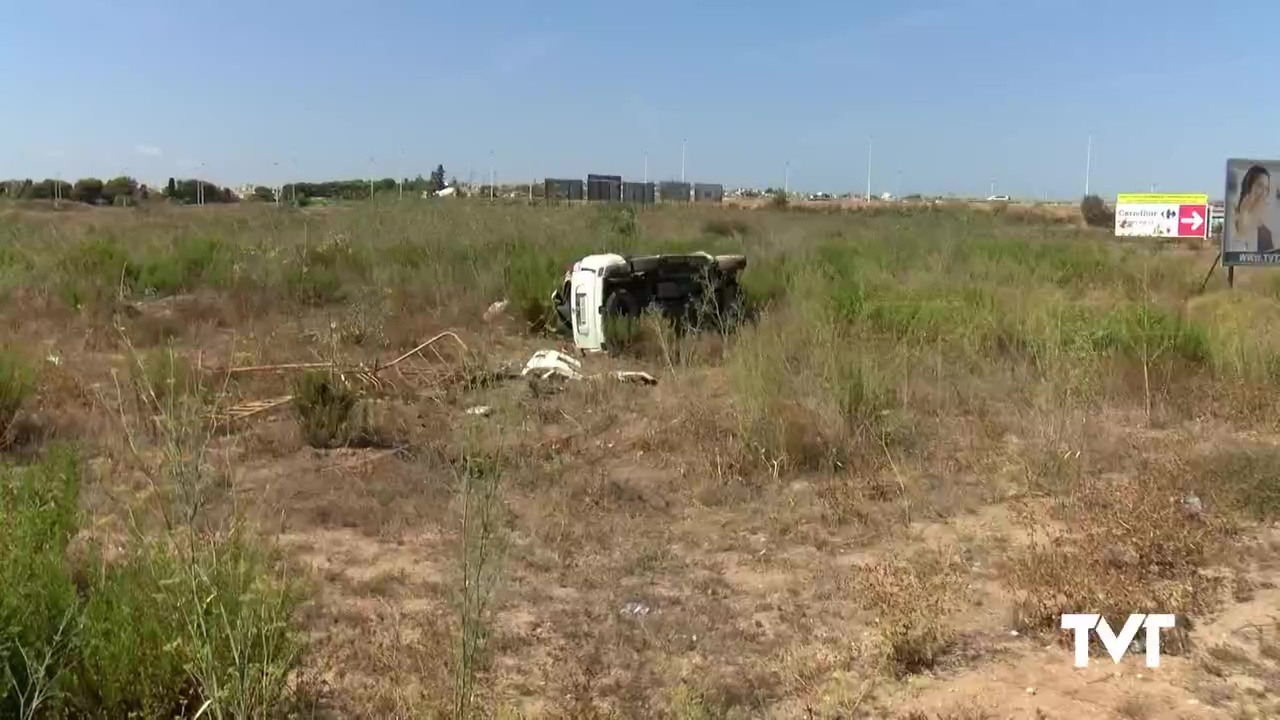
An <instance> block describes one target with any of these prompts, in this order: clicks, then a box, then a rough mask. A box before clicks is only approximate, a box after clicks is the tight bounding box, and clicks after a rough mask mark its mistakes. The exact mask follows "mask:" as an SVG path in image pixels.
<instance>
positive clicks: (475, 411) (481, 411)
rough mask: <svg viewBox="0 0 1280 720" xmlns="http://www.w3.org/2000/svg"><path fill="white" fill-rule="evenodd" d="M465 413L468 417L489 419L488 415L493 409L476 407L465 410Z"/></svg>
mask: <svg viewBox="0 0 1280 720" xmlns="http://www.w3.org/2000/svg"><path fill="white" fill-rule="evenodd" d="M466 413H467V414H468V415H479V416H480V417H489V415H490V414H491V413H493V408H491V407H489V406H488V405H476V406H474V407H469V408H467V410H466Z"/></svg>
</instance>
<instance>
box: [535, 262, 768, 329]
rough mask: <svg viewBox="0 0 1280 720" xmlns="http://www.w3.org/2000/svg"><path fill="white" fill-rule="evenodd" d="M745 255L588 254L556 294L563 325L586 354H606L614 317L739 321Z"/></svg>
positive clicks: (699, 322)
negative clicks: (649, 314)
mask: <svg viewBox="0 0 1280 720" xmlns="http://www.w3.org/2000/svg"><path fill="white" fill-rule="evenodd" d="M746 265H747V258H746V257H745V256H742V255H710V254H708V253H704V252H700V253H693V254H690V255H643V256H636V257H624V256H622V255H614V254H606V255H588V256H587V257H584V258H582V259H581V260H579V261H578V262H576V263H574V264H573V267H571V268H570V269H569V271H568V272H566V273H565V276H564V280H563V281H562V283H561V284H560V287H558V288H556V290H555V292H554V293H552V296H551V298H552V303H553V305H554V306H555V309H556V315H557V316H558V318H559V321H560V324H561V327H562V328H563V329H565V330H567V331H569V332H571V333H572V334H573V342H574V345H575V346H577V347H578V348H579V349H581V350H588V351H594V350H604V349H607V347H608V345H609V342H608V339H607V338H606V327H605V326H606V322H607V321H608V320H609V319H625V318H639V317H640V315H641V313H643V312H644V311H645V310H646V309H650V308H651V309H654V310H657V311H659V312H661V313H662V314H663V315H664V316H666V317H667V318H669V319H671V320H674V321H676V322H678V323H681V324H682V325H684V326H688V327H702V326H705V325H707V324H709V323H710V324H714V325H715V326H717V327H719V328H724V327H726V326H729V325H732V324H734V323H736V322H737V321H738V320H739V318H740V316H741V313H742V289H741V287H740V286H739V284H738V275H739V273H741V271H742V269H743V268H744V267H746Z"/></svg>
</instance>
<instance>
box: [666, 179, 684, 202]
mask: <svg viewBox="0 0 1280 720" xmlns="http://www.w3.org/2000/svg"><path fill="white" fill-rule="evenodd" d="M689 187H690V186H689V183H687V182H672V181H668V182H663V183H658V198H659V199H661V200H662V202H689Z"/></svg>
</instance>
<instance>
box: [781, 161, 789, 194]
mask: <svg viewBox="0 0 1280 720" xmlns="http://www.w3.org/2000/svg"><path fill="white" fill-rule="evenodd" d="M782 196H783V197H791V161H790V160H788V161H787V165H786V170H784V171H783V173H782Z"/></svg>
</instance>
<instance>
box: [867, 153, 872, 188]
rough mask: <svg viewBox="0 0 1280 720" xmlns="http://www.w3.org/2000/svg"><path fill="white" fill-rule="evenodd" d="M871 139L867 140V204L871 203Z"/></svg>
mask: <svg viewBox="0 0 1280 720" xmlns="http://www.w3.org/2000/svg"><path fill="white" fill-rule="evenodd" d="M871 141H872V139H871V138H867V202H871Z"/></svg>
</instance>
